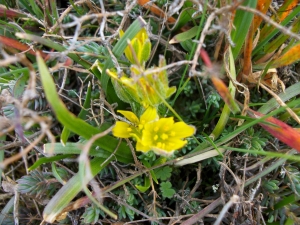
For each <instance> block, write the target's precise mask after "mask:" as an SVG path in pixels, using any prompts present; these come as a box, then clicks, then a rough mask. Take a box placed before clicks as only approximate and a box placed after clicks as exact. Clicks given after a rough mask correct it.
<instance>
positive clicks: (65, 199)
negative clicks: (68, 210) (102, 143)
mask: <svg viewBox="0 0 300 225" xmlns="http://www.w3.org/2000/svg"><path fill="white" fill-rule="evenodd" d="M113 159H114V158H111V159H110V160H106V159H104V158H94V159H93V160H91V161H90V167H91V168H90V169H91V172H92V176H95V175H96V174H97V173H99V172H100V171H101V170H102V169H103V168H104V167H106V166H107V164H108V163H109V162H110V161H111V160H113ZM82 188H83V187H82V180H81V175H80V174H79V173H77V174H75V175H74V176H73V177H72V178H71V179H70V180H69V181H68V182H67V183H66V184H65V185H64V186H63V187H62V188H61V189H60V190H59V191H58V192H57V193H56V194H55V196H54V197H53V198H52V199H51V200H50V202H49V203H48V204H47V206H46V207H45V209H44V212H43V218H44V220H45V221H47V222H48V223H53V222H54V221H55V219H56V217H57V216H58V215H59V214H60V213H61V211H62V210H63V209H64V208H65V207H66V206H67V205H68V204H69V203H70V202H71V201H72V200H73V199H74V198H75V196H76V195H77V194H78V193H79V192H80V191H81V190H82Z"/></svg>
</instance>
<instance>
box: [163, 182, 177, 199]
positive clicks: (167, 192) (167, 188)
mask: <svg viewBox="0 0 300 225" xmlns="http://www.w3.org/2000/svg"><path fill="white" fill-rule="evenodd" d="M160 190H161V192H162V196H163V197H165V198H172V197H173V195H174V194H175V193H176V192H175V190H174V189H172V184H171V183H170V182H169V181H168V182H162V183H161V184H160Z"/></svg>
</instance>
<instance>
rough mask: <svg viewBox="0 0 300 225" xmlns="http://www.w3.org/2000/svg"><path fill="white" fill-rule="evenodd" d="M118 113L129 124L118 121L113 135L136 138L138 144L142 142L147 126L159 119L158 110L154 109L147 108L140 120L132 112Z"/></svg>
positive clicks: (122, 111) (119, 111)
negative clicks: (143, 132)
mask: <svg viewBox="0 0 300 225" xmlns="http://www.w3.org/2000/svg"><path fill="white" fill-rule="evenodd" d="M118 113H121V114H122V115H123V116H124V117H125V118H126V119H127V120H128V122H123V121H117V122H116V125H115V127H114V128H113V130H112V132H113V135H114V136H116V137H120V138H129V137H134V138H135V139H136V140H137V143H139V141H140V140H141V136H142V131H143V129H144V126H145V124H147V123H149V122H152V121H155V120H157V118H158V115H157V112H156V109H155V108H152V107H149V108H147V109H146V111H145V112H144V113H143V114H142V115H141V117H140V119H138V117H137V116H136V115H135V114H134V113H133V112H130V111H124V110H118Z"/></svg>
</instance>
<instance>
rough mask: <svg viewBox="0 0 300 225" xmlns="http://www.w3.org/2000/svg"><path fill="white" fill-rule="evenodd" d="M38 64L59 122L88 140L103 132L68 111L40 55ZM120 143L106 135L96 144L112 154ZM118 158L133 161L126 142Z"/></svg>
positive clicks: (45, 89)
mask: <svg viewBox="0 0 300 225" xmlns="http://www.w3.org/2000/svg"><path fill="white" fill-rule="evenodd" d="M37 63H38V68H39V72H40V75H41V80H42V84H43V88H44V91H45V94H46V98H47V100H48V102H49V104H50V105H51V107H52V109H53V111H54V113H55V115H56V117H57V119H58V121H59V122H60V123H61V124H63V125H64V126H65V127H67V128H68V129H69V130H70V131H72V132H74V133H76V134H78V135H80V136H82V137H84V138H85V139H86V140H89V139H90V138H91V137H93V136H94V135H96V134H98V133H100V132H103V131H104V129H103V128H101V127H100V129H97V128H95V127H93V126H91V125H89V124H88V123H86V122H84V121H83V120H81V119H79V118H76V117H75V116H74V115H73V114H72V113H70V112H69V111H68V109H67V108H66V106H65V105H64V104H63V102H62V101H61V100H60V98H59V96H58V94H57V92H56V86H55V84H54V82H53V79H52V77H51V75H50V73H49V71H48V69H47V67H46V64H45V62H44V61H43V59H42V57H41V56H40V55H39V54H38V56H37ZM118 142H119V141H118V140H117V139H116V138H114V137H111V136H108V135H106V136H104V137H102V138H99V139H97V140H96V141H95V144H97V145H99V146H100V147H101V148H102V149H103V150H106V151H108V152H110V153H112V152H114V150H115V148H116V147H117V146H118ZM116 158H117V160H119V161H120V162H123V163H130V162H132V161H133V158H132V155H131V151H130V149H129V147H128V146H127V145H126V144H125V143H124V142H122V143H121V144H120V146H119V148H118V151H117V152H116Z"/></svg>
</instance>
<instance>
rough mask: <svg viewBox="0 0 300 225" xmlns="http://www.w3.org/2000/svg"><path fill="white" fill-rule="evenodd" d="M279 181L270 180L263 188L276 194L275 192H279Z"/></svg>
mask: <svg viewBox="0 0 300 225" xmlns="http://www.w3.org/2000/svg"><path fill="white" fill-rule="evenodd" d="M278 184H279V181H278V180H269V181H266V182H264V184H263V187H264V188H265V189H266V190H267V191H268V192H270V193H274V191H276V190H278V189H279V187H278Z"/></svg>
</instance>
